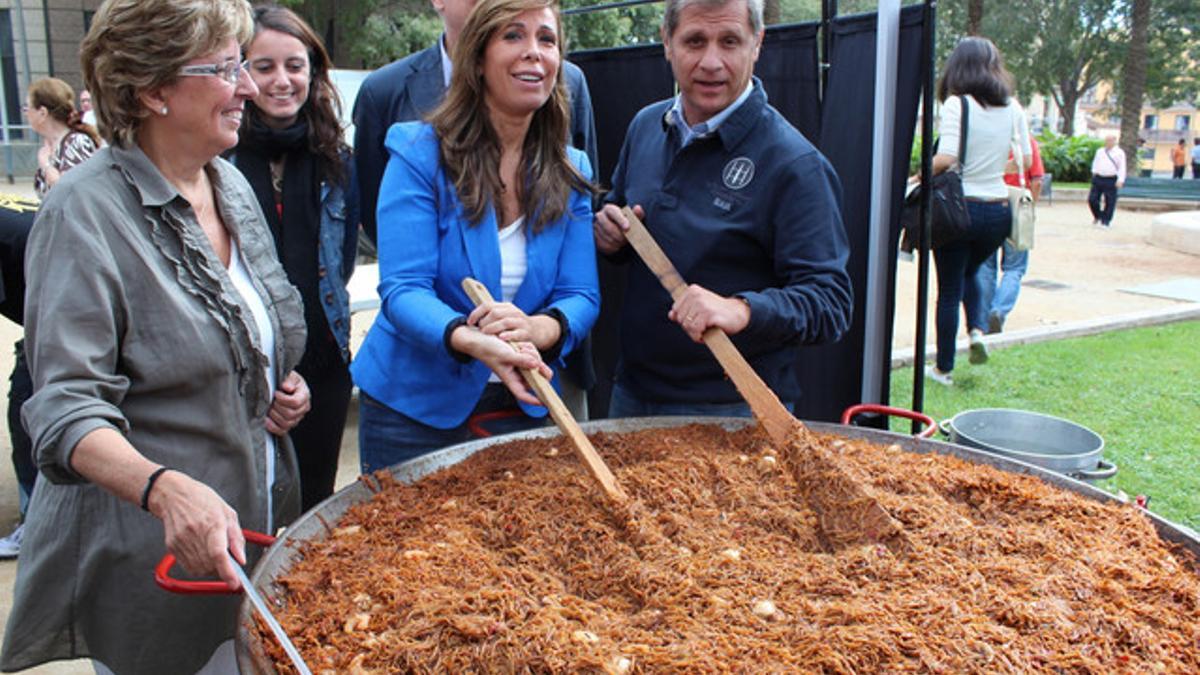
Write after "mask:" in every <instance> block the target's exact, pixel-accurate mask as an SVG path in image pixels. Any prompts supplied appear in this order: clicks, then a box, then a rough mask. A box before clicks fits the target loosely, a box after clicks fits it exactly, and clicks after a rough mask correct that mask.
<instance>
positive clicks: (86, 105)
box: [79, 89, 96, 126]
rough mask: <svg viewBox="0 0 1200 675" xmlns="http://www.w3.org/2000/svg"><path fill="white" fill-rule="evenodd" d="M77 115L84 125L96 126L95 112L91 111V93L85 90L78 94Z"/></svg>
mask: <svg viewBox="0 0 1200 675" xmlns="http://www.w3.org/2000/svg"><path fill="white" fill-rule="evenodd" d="M79 114H80V115H81V117H82V119H83V123H84V124H90V125H92V126H96V111H95V110H92V92H90V91H88V90H87V89H83V90H81V91H80V92H79Z"/></svg>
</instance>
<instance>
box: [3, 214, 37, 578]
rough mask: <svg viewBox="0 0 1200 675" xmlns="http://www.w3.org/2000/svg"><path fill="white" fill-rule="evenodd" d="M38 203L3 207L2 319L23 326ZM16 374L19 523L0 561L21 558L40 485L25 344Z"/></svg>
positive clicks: (11, 398) (13, 403)
mask: <svg viewBox="0 0 1200 675" xmlns="http://www.w3.org/2000/svg"><path fill="white" fill-rule="evenodd" d="M38 205H39V204H38V201H37V200H35V199H29V200H24V199H19V198H13V197H9V196H6V197H5V199H4V200H3V203H2V204H0V281H2V282H3V283H0V316H3V317H4V318H6V319H8V320H9V321H12V322H13V323H15V324H17V325H21V324H22V323H24V321H25V316H24V313H25V243H26V241H27V240H28V239H29V230H30V228H31V227H33V217H34V214H36V213H37V209H38ZM13 351H14V352H15V354H14V358H13V369H12V374H11V375H9V378H8V383H9V386H8V438H9V441H10V442H11V443H12V465H13V473H14V474H15V475H16V477H17V491H18V495H17V496H18V508H19V511H20V517H21V521H20V522H19V523H18V524H17V527H16V528H15V529H13V531H12V532H11V533H10V534H9V535H8V536H6V537H4V538H3V539H0V560H7V559H11V558H15V557H17V555H19V554H20V553H21V541H22V539H23V538H24V534H25V513H26V510H27V509H28V508H29V499H30V497H31V496H32V495H33V488H34V487H35V485H36V483H37V475H38V470H37V465H36V464H34V463H33V441H31V440H30V439H29V434H28V433H26V432H25V427H24V426H23V425H22V424H21V406H22V405H24V403H25V401H27V400H29V397H30V396H32V395H33V381H32V380H31V379H30V376H29V364H28V363H27V362H26V360H25V341H24V340H23V339H21V340H17V343H16V344H15V345H13Z"/></svg>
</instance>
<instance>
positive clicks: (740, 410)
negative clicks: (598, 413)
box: [608, 383, 796, 419]
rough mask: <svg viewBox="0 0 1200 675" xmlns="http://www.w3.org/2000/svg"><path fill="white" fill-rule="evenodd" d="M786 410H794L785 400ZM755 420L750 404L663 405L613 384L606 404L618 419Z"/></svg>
mask: <svg viewBox="0 0 1200 675" xmlns="http://www.w3.org/2000/svg"><path fill="white" fill-rule="evenodd" d="M783 405H784V406H785V407H787V409H788V410H790V411H794V410H795V409H796V406H795V403H791V402H788V401H784V403H783ZM679 415H683V416H688V417H754V414H753V413H751V412H750V404H748V403H746V402H745V401H742V402H740V403H666V402H659V401H647V400H645V399H643V398H640V397H638V396H637V395H636V394H634V393H633V392H631V391H629V390H628V389H626V388H625V387H622V386H621V384H620V383H616V384H613V388H612V397H611V398H610V399H609V402H608V416H609V417H610V418H613V419H616V418H618V417H661V416H679Z"/></svg>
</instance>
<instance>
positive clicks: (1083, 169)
mask: <svg viewBox="0 0 1200 675" xmlns="http://www.w3.org/2000/svg"><path fill="white" fill-rule="evenodd" d="M1037 140H1038V150H1039V151H1040V152H1041V154H1042V164H1044V165H1045V166H1046V173H1049V174H1053V175H1054V180H1055V181H1056V182H1059V183H1064V182H1065V183H1086V182H1088V181H1090V180H1091V179H1092V158H1093V157H1095V156H1096V151H1097V150H1099V149H1100V148H1102V147H1104V141H1103V140H1101V139H1099V138H1092V137H1091V136H1069V137H1068V136H1060V135H1058V134H1056V133H1053V132H1045V133H1043V134H1042V135H1040V136H1038V137H1037ZM920 170H921V137H920V136H917V137H916V138H914V139H913V146H912V151H911V153H910V155H909V162H908V174H909V175H910V176H911V175H913V174H915V173H917V172H919V171H920Z"/></svg>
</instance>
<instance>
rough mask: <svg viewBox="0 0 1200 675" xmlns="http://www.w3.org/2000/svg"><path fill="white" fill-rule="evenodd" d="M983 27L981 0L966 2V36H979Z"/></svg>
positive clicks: (968, 0)
mask: <svg viewBox="0 0 1200 675" xmlns="http://www.w3.org/2000/svg"><path fill="white" fill-rule="evenodd" d="M982 27H983V0H967V35H980V34H981V29H982Z"/></svg>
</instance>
